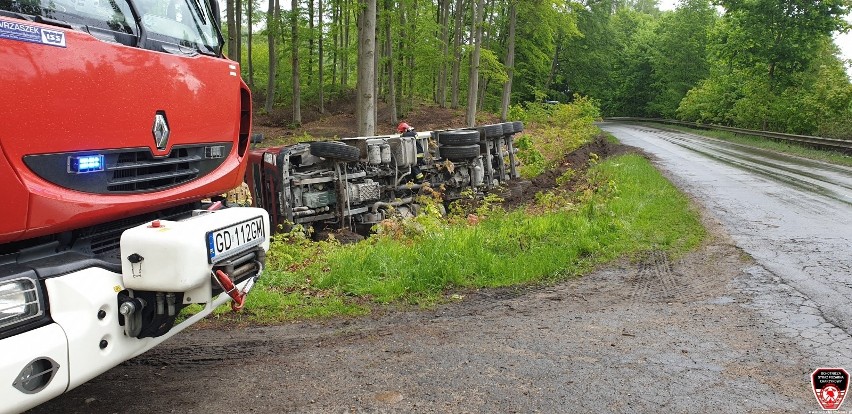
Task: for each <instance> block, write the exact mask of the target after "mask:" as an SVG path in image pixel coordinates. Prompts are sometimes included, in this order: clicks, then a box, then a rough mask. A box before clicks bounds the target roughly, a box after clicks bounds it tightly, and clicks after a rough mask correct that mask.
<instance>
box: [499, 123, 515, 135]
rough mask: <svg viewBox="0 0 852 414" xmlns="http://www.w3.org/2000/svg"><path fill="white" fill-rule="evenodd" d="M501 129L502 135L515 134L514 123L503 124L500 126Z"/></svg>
mask: <svg viewBox="0 0 852 414" xmlns="http://www.w3.org/2000/svg"><path fill="white" fill-rule="evenodd" d="M500 126H502V127H503V135H510V134H514V133H515V132H518V131H515V123H514V122H503V123H502V124H500Z"/></svg>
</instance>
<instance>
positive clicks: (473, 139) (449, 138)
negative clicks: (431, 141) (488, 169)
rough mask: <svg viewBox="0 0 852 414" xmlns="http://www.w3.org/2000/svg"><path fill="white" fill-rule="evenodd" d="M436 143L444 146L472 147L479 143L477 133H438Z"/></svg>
mask: <svg viewBox="0 0 852 414" xmlns="http://www.w3.org/2000/svg"><path fill="white" fill-rule="evenodd" d="M438 142H440V143H441V144H444V145H472V144H476V143H478V142H479V131H445V132H439V133H438Z"/></svg>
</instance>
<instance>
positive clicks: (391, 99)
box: [385, 0, 399, 124]
mask: <svg viewBox="0 0 852 414" xmlns="http://www.w3.org/2000/svg"><path fill="white" fill-rule="evenodd" d="M392 7H393V0H385V11H386V12H387V18H386V19H385V53H386V55H387V58H388V65H387V68H388V69H387V73H388V75H387V78H388V106H389V107H390V122H391V123H392V124H396V123H397V122H399V115H398V114H397V112H396V84H395V80H394V76H393V75H394V74H393V70H394V68H393V40H392V39H391V18H390V12H391V8H392Z"/></svg>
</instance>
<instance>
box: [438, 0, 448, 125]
mask: <svg viewBox="0 0 852 414" xmlns="http://www.w3.org/2000/svg"><path fill="white" fill-rule="evenodd" d="M450 1H451V0H441V1H440V4H441V11H440V13H441V14H440V16H441V18H440V20H441V21H440V25H441V52H443V55H442V56H443V58H444V59H443V60H442V61H441V72H440V74H439V75H438V106H440V107H441V108H446V107H447V78H448V77H449V74H448V73H447V72H448V70H447V69H448V68H447V66H448V62H447V53H448V52H449V49H450V30H449V29H450Z"/></svg>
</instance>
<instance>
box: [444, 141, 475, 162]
mask: <svg viewBox="0 0 852 414" xmlns="http://www.w3.org/2000/svg"><path fill="white" fill-rule="evenodd" d="M441 156H442V157H444V158H446V159H448V160H450V161H463V160H469V159H471V158H476V157H478V156H479V145H461V146H449V145H444V146H441Z"/></svg>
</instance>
